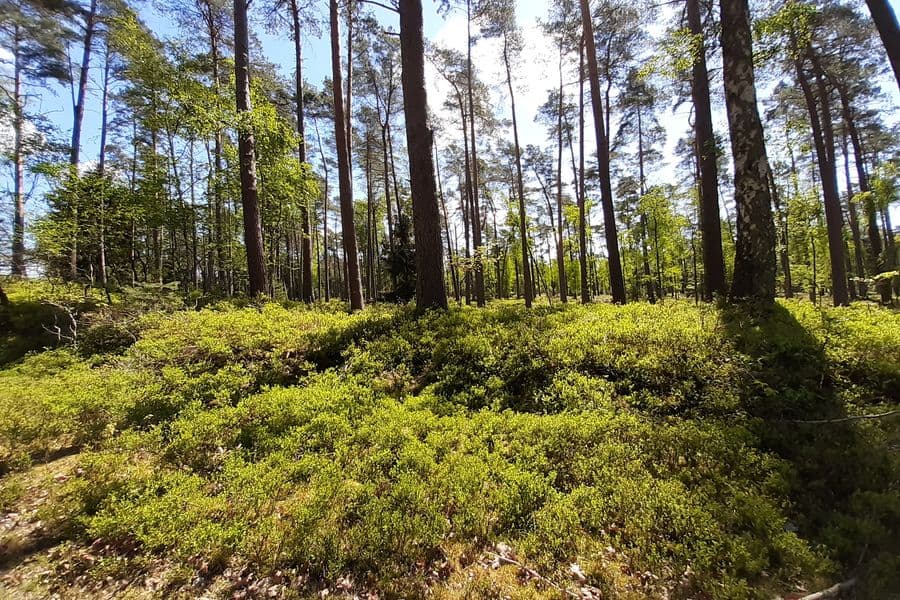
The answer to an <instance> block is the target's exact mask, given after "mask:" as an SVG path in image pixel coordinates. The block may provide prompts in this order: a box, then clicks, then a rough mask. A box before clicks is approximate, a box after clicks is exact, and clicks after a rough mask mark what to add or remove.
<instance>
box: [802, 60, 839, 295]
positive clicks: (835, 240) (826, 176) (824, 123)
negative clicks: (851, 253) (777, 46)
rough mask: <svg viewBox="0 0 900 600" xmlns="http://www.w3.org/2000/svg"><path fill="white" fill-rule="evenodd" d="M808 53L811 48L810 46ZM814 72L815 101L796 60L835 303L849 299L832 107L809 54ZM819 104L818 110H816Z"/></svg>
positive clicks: (804, 74)
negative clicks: (818, 184)
mask: <svg viewBox="0 0 900 600" xmlns="http://www.w3.org/2000/svg"><path fill="white" fill-rule="evenodd" d="M809 52H810V54H811V50H809ZM811 59H812V61H813V68H814V70H815V72H816V81H817V88H818V102H817V99H816V97H815V95H814V94H813V90H812V86H811V84H810V81H809V79H808V77H807V75H806V73H805V72H804V70H803V65H802V63H801V61H800V59H797V60H796V61H795V66H796V71H797V81H798V82H799V83H800V87H801V89H802V90H803V96H804V98H805V99H806V106H807V109H808V111H809V120H810V125H811V127H812V136H813V142H814V147H815V150H816V162H817V164H818V166H819V177H820V178H821V180H822V195H823V196H824V200H825V224H826V228H827V230H828V254H829V257H830V259H831V294H832V299H833V301H834V304H835V305H836V306H845V305H847V304H849V303H850V296H849V290H848V289H847V263H846V262H845V258H844V236H843V231H842V230H843V220H844V219H843V215H842V214H841V201H840V195H839V193H838V187H837V170H836V165H835V149H834V133H833V131H832V126H831V108H830V105H829V102H828V90H827V89H825V83H824V81H823V78H822V77H821V74H820V73H819V70H818V68H817V67H816V66H815V65H816V59H815V57H813V56H811ZM820 108H821V113H820V112H819V110H820Z"/></svg>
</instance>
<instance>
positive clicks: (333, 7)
mask: <svg viewBox="0 0 900 600" xmlns="http://www.w3.org/2000/svg"><path fill="white" fill-rule="evenodd" d="M328 4H329V13H330V19H331V71H332V86H331V87H332V93H333V95H334V130H335V136H334V137H335V144H336V146H337V158H338V183H339V187H340V197H341V239H342V240H343V243H344V252H345V254H346V263H347V293H348V296H349V298H350V310H361V309H362V308H364V306H365V302H363V294H362V280H361V279H360V274H359V251H358V248H357V245H356V228H355V226H354V220H353V183H352V181H351V180H350V148H349V146H348V145H347V141H348V139H349V137H348V134H347V131H346V127H347V121H346V115H345V114H344V108H345V107H344V98H343V84H342V82H341V80H342V74H341V48H340V41H341V37H340V24H339V22H338V6H337V0H329V3H328Z"/></svg>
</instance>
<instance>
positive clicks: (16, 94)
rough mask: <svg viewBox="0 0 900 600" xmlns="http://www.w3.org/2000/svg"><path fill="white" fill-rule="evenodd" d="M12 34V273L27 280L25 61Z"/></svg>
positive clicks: (17, 32) (17, 33)
mask: <svg viewBox="0 0 900 600" xmlns="http://www.w3.org/2000/svg"><path fill="white" fill-rule="evenodd" d="M13 27H14V31H13V129H14V134H13V135H14V140H13V168H14V170H15V175H14V177H13V179H14V181H13V196H14V202H15V208H14V211H13V231H12V264H11V268H10V273H11V274H12V275H17V276H20V277H24V276H25V275H26V274H27V270H26V267H25V154H24V144H25V96H24V94H23V93H22V61H21V49H20V47H19V44H20V42H21V40H20V38H19V26H18V25H14V26H13Z"/></svg>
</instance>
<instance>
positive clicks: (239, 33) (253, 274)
mask: <svg viewBox="0 0 900 600" xmlns="http://www.w3.org/2000/svg"><path fill="white" fill-rule="evenodd" d="M234 74H235V83H236V92H237V111H238V114H240V113H246V112H250V110H251V109H250V32H249V30H248V25H247V3H246V0H234ZM238 155H239V157H240V170H241V204H242V205H243V212H244V244H245V246H246V249H247V274H248V276H249V279H250V290H249V291H250V296H258V295H260V294H263V293H265V291H266V289H267V288H268V286H267V285H266V262H265V257H264V256H263V239H262V223H261V220H260V214H259V192H258V190H257V187H256V141H255V140H254V138H253V131H252V130H251V129H249V128H248V127H246V126H244V127H241V128H240V129H239V131H238Z"/></svg>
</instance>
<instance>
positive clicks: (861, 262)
mask: <svg viewBox="0 0 900 600" xmlns="http://www.w3.org/2000/svg"><path fill="white" fill-rule="evenodd" d="M841 142H842V143H841V151H842V152H843V156H844V181H845V182H846V184H847V214H848V215H849V217H850V234H851V236H852V238H853V255H854V258H855V259H856V260H855V261H854V262H855V266H856V277H857V280H858V282H859V285H858V288H859V295H860V296H862V297H863V298H865V297H866V296H867V295H868V290H867V289H866V284H865V278H866V268H865V257H864V254H863V244H862V235H861V234H860V231H859V215H858V214H857V211H856V203H855V202H854V201H853V183H852V182H851V181H850V150H849V147H848V142H847V131H846V130H845V131H844V135H843V136H842V138H841Z"/></svg>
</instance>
